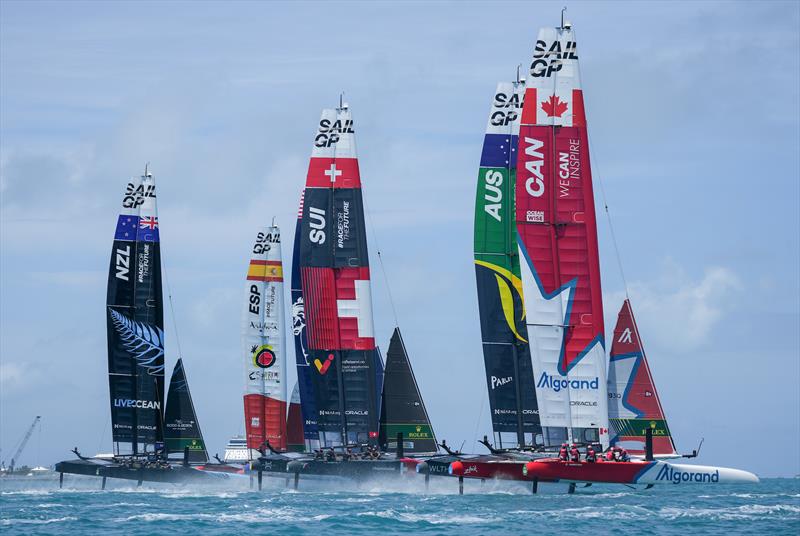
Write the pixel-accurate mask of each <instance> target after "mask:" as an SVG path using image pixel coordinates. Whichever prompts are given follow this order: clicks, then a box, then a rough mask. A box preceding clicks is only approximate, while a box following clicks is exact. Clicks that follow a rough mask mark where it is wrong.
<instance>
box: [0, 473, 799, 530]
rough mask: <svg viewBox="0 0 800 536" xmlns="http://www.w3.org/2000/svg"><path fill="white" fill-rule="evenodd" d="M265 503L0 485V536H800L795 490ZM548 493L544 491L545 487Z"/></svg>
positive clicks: (387, 496)
mask: <svg viewBox="0 0 800 536" xmlns="http://www.w3.org/2000/svg"><path fill="white" fill-rule="evenodd" d="M264 484H265V485H264V488H263V490H262V491H260V492H258V491H252V490H250V489H249V480H248V479H247V478H241V477H236V478H233V479H230V480H229V481H226V482H224V483H223V484H222V485H214V486H213V487H196V486H178V485H157V486H156V485H147V484H144V485H143V486H142V487H140V488H137V487H136V486H135V484H134V485H131V483H128V482H124V481H111V480H109V485H108V489H107V490H106V491H101V490H100V489H99V485H100V482H99V480H98V479H93V478H89V477H77V476H71V475H67V476H66V478H65V485H64V488H63V489H58V481H57V478H56V477H55V476H50V477H31V478H25V477H18V478H8V477H4V478H0V533H1V534H3V535H15V534H58V535H64V534H81V535H83V534H123V533H124V534H134V533H135V534H148V535H149V534H153V535H159V534H164V535H167V534H169V535H174V534H205V533H211V534H236V535H240V534H243V533H245V531H247V532H251V531H254V530H255V531H257V533H258V534H281V535H285V534H310V535H319V534H325V535H329V534H377V533H381V534H395V533H396V534H400V533H402V534H418V533H430V534H458V535H471V534H476V535H478V534H480V535H484V534H492V535H499V534H523V533H527V534H537V533H538V534H570V535H584V534H593V535H594V534H605V533H608V532H611V531H620V532H623V533H627V534H676V535H678V534H680V535H686V534H696V533H702V534H724V535H728V536H729V535H732V534H769V535H770V536H776V535H780V534H794V535H796V534H800V479H765V480H763V481H762V482H761V483H760V484H748V485H736V486H733V485H727V486H725V485H702V486H701V485H698V486H693V487H690V486H683V485H680V484H679V485H672V484H669V485H663V486H660V487H655V488H653V489H650V490H646V491H645V490H633V489H629V488H626V487H624V486H612V485H593V486H591V487H588V488H579V489H578V491H577V492H576V493H575V494H573V495H567V494H565V493H563V491H564V487H563V486H556V485H551V486H549V487H548V489H545V490H543V491H545V493H540V494H538V495H532V494H531V493H530V490H529V488H528V487H526V486H523V485H522V484H518V483H508V482H505V483H500V482H487V483H485V484H484V485H481V484H480V483H479V482H476V481H469V482H467V483H466V486H465V494H464V495H463V496H459V495H458V485H457V481H456V480H455V479H451V478H442V477H440V478H435V479H432V481H431V487H430V489H429V491H428V492H427V493H426V492H425V490H424V485H423V484H422V481H421V480H418V479H417V477H416V475H413V476H412V477H411V479H407V478H400V477H398V478H396V479H395V480H393V481H389V482H370V483H366V484H362V485H361V486H358V487H356V486H355V484H352V483H346V482H343V481H327V482H311V481H310V480H308V481H302V480H301V483H300V489H299V490H298V491H294V490H291V489H287V488H286V487H285V485H284V481H283V480H282V479H265V483H264ZM545 487H546V486H545Z"/></svg>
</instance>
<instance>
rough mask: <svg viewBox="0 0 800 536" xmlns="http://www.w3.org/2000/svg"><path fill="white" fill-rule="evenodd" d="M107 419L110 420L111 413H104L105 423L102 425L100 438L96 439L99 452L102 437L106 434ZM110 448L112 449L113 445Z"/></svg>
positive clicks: (101, 445)
mask: <svg viewBox="0 0 800 536" xmlns="http://www.w3.org/2000/svg"><path fill="white" fill-rule="evenodd" d="M109 420H111V413H108V414H106V423H105V424H104V425H103V432H102V433H101V434H100V439H99V440H98V441H97V452H100V449H101V448H102V447H103V438H104V437H105V436H106V430H108V421H109ZM111 449H112V450H113V449H114V446H113V445H112V446H111Z"/></svg>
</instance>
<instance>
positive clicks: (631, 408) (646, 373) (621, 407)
mask: <svg viewBox="0 0 800 536" xmlns="http://www.w3.org/2000/svg"><path fill="white" fill-rule="evenodd" d="M608 400H609V404H608V417H609V420H610V422H611V436H612V437H611V442H612V443H613V444H616V445H619V446H621V447H624V448H625V449H626V450H627V451H628V452H630V453H631V454H634V455H643V454H644V453H645V450H644V449H645V431H646V430H647V429H648V428H649V429H651V430H652V431H653V454H654V455H656V456H662V457H670V456H675V455H676V454H677V453H676V451H675V443H674V442H673V441H672V435H671V434H670V432H669V427H668V426H667V419H666V417H665V416H664V410H663V409H662V407H661V400H660V399H659V398H658V392H657V391H656V385H655V383H654V382H653V375H652V374H651V373H650V366H649V365H648V364H647V357H646V356H645V353H644V346H643V345H642V341H641V339H640V338H639V328H638V327H637V326H636V319H634V317H633V310H632V309H631V303H630V301H629V300H625V303H623V304H622V309H620V311H619V316H618V317H617V326H616V327H615V328H614V342H613V343H612V345H611V360H610V362H609V365H608Z"/></svg>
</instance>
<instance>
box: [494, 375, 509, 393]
mask: <svg viewBox="0 0 800 536" xmlns="http://www.w3.org/2000/svg"><path fill="white" fill-rule="evenodd" d="M513 379H514V378H513V376H508V377H506V378H498V377H497V376H492V377H491V382H490V383H491V384H492V390H494V388H495V387H500V386H501V385H505V384H507V383H511V381H512V380H513Z"/></svg>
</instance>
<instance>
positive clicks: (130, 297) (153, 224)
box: [106, 170, 164, 454]
mask: <svg viewBox="0 0 800 536" xmlns="http://www.w3.org/2000/svg"><path fill="white" fill-rule="evenodd" d="M106 322H107V338H108V374H109V376H108V379H109V391H110V398H111V427H112V435H113V441H114V451H115V452H116V453H117V454H123V453H125V452H124V451H126V450H127V449H128V448H129V449H130V453H132V454H138V453H141V452H143V450H147V446H148V445H152V446H153V447H154V446H155V444H156V443H161V442H162V441H163V440H164V431H163V426H162V415H163V411H164V408H163V402H164V312H163V302H162V294H161V253H160V244H159V231H158V209H157V206H156V185H155V180H154V179H153V176H152V174H150V173H148V172H147V171H146V170H145V174H144V176H142V177H141V178H140V179H139V180H138V181H133V182H129V183H128V184H127V186H126V189H125V194H124V195H123V198H122V210H121V211H120V215H119V217H118V218H117V227H116V231H115V232H114V245H113V246H112V249H111V263H110V266H109V273H108V294H107V299H106ZM121 444H122V445H129V447H127V446H122V445H121Z"/></svg>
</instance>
